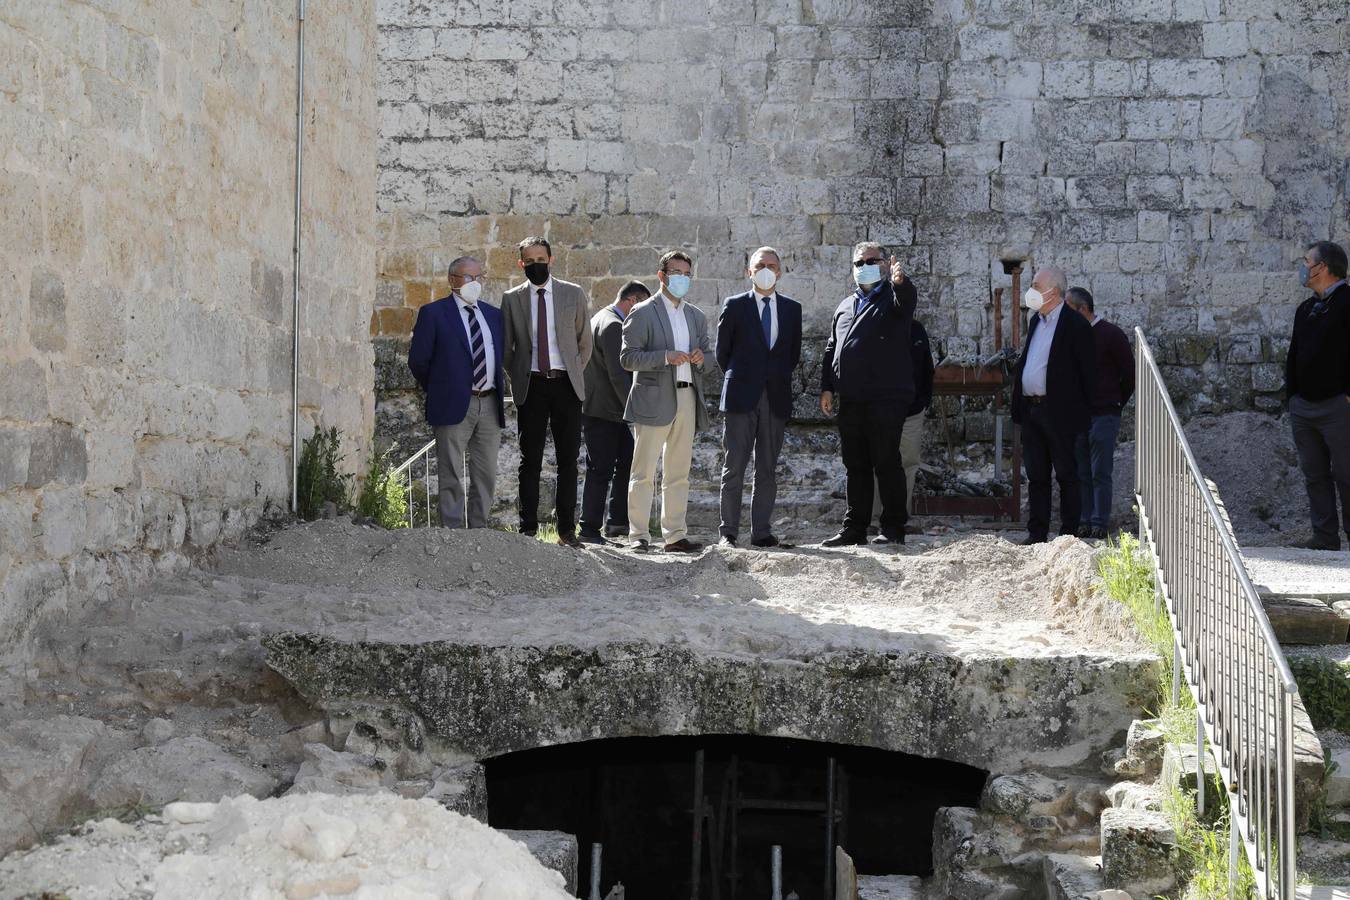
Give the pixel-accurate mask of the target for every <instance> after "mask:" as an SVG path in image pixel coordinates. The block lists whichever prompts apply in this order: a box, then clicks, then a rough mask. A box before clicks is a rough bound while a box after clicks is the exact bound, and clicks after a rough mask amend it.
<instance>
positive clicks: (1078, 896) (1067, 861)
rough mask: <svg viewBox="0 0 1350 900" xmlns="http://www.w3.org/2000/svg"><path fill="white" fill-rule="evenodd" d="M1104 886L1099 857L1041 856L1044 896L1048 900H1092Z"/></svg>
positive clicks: (1049, 854) (1056, 854)
mask: <svg viewBox="0 0 1350 900" xmlns="http://www.w3.org/2000/svg"><path fill="white" fill-rule="evenodd" d="M1105 886H1106V885H1105V883H1104V882H1103V881H1102V861H1101V858H1100V857H1096V856H1078V855H1077V854H1073V853H1047V854H1045V894H1046V896H1047V897H1049V898H1050V900H1096V897H1097V895H1098V893H1099V892H1100V891H1101V890H1102V889H1103V888H1104V887H1105Z"/></svg>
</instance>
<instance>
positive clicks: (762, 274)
mask: <svg viewBox="0 0 1350 900" xmlns="http://www.w3.org/2000/svg"><path fill="white" fill-rule="evenodd" d="M750 280H751V281H753V282H754V283H755V287H757V288H759V289H760V290H761V291H771V290H773V286H774V285H775V284H777V283H778V276H777V275H775V274H774V273H773V269H760V270H758V271H757V272H755V274H753V275H751V276H750Z"/></svg>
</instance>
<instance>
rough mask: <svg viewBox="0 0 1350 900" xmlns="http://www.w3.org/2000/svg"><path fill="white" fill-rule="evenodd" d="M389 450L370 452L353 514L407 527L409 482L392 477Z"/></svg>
mask: <svg viewBox="0 0 1350 900" xmlns="http://www.w3.org/2000/svg"><path fill="white" fill-rule="evenodd" d="M393 471H394V467H393V466H391V465H390V464H389V451H388V450H386V451H385V452H384V453H372V454H370V463H369V464H368V465H367V466H366V477H365V480H364V481H363V482H361V491H360V493H358V494H357V495H356V514H357V515H358V516H364V517H365V518H367V519H374V520H375V521H376V522H378V523H379V524H380V525H382V526H383V527H385V528H407V527H408V486H407V484H406V483H404V482H403V480H402V479H399V478H394V477H393Z"/></svg>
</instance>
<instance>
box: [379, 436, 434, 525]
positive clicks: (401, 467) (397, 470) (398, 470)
mask: <svg viewBox="0 0 1350 900" xmlns="http://www.w3.org/2000/svg"><path fill="white" fill-rule="evenodd" d="M435 450H436V439H435V438H432V439H431V440H429V441H427V442H426V443H425V444H423V445H422V448H421V449H420V450H418V451H417V452H416V453H414V454H413V455H412V456H410V457H408V458H407V459H405V460H404V461H403V462H401V463H399V464H398V465H397V466H395V467H394V471H392V472H390V473H389V479H390V480H391V481H392V480H393V479H395V478H397V477H398V476H400V475H403V474H405V473H406V475H407V478H408V527H409V528H412V527H413V525H414V521H413V504H412V492H413V476H412V466H413V463H415V462H417V461H418V460H419V459H421V458H423V457H426V461H427V464H426V469H425V472H426V475H425V476H424V477H423V478H422V483H423V484H425V485H426V488H427V527H431V454H432V453H433V452H434V451H435Z"/></svg>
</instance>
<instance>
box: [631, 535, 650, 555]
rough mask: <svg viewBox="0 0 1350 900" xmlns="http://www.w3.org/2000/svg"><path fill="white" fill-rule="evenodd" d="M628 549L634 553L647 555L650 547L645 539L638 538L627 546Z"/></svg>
mask: <svg viewBox="0 0 1350 900" xmlns="http://www.w3.org/2000/svg"><path fill="white" fill-rule="evenodd" d="M628 549H629V550H632V551H633V552H634V553H649V552H651V549H652V545H651V542H650V541H648V540H647V539H646V538H638V539H637V540H636V541H633V543H631V544H629V545H628Z"/></svg>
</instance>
